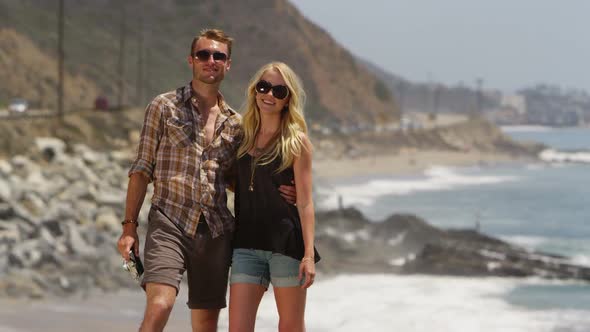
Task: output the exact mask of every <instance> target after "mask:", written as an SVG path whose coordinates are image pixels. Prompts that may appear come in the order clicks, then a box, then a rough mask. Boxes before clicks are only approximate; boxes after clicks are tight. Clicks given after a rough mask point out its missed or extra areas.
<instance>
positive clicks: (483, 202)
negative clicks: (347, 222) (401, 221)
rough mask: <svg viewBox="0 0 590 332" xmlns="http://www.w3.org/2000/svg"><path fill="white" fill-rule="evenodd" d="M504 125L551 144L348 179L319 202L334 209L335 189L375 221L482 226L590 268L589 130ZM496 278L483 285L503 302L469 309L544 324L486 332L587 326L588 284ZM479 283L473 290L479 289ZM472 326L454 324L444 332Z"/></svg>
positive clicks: (347, 203) (510, 131)
mask: <svg viewBox="0 0 590 332" xmlns="http://www.w3.org/2000/svg"><path fill="white" fill-rule="evenodd" d="M503 129H504V131H505V133H507V134H508V135H511V136H512V137H514V138H515V139H519V140H527V141H537V142H542V143H545V144H546V145H548V147H549V148H550V149H551V150H548V151H546V153H544V154H543V158H544V160H545V161H544V162H536V163H530V164H503V165H494V166H492V165H490V166H485V167H469V168H446V167H438V166H433V167H432V168H431V169H429V170H428V171H426V172H425V173H424V174H423V175H421V176H412V177H396V178H391V177H389V178H388V177H365V178H362V179H360V178H356V179H349V180H345V181H340V182H337V183H331V184H330V185H329V186H327V187H326V188H325V189H324V190H323V191H320V194H323V198H324V200H323V201H322V202H321V203H320V204H323V206H325V207H335V206H336V204H337V200H338V198H337V197H338V196H339V195H340V196H341V197H342V199H343V203H344V205H345V206H350V205H351V206H355V207H357V208H359V209H360V210H361V211H362V212H363V213H364V214H365V215H366V216H368V217H369V218H370V219H371V220H374V221H375V222H379V221H380V220H383V219H384V218H386V217H387V216H389V215H391V214H392V213H413V214H416V215H418V216H420V217H423V218H424V219H426V220H427V221H428V222H429V223H431V224H433V225H436V226H439V227H443V228H479V229H480V231H481V232H484V233H487V234H490V235H493V236H497V237H500V238H502V239H504V240H506V241H509V242H512V243H515V244H518V245H521V246H523V247H526V248H529V249H534V250H540V251H545V252H551V253H557V254H562V255H566V256H568V257H570V258H571V260H572V262H573V263H576V264H580V265H587V266H590V163H588V161H587V160H588V159H587V158H586V157H587V156H588V155H590V129H581V128H576V129H554V128H543V127H508V128H503ZM572 155H577V156H580V155H582V156H583V158H578V159H576V160H578V161H579V162H577V163H564V162H559V160H563V158H562V157H563V156H565V157H566V158H569V157H570V156H572ZM555 156H558V157H559V158H556V157H555ZM435 280H438V279H435ZM474 282H475V284H474V285H478V286H477V287H479V285H480V283H481V287H487V286H484V285H487V284H488V283H490V282H492V281H490V280H489V279H485V278H484V279H475V281H474ZM498 282H499V281H497V280H495V281H493V283H494V284H496V283H498ZM500 283H501V284H503V285H504V286H505V287H500V288H501V289H500V288H494V287H495V286H492V285H488V286H489V287H491V289H494V291H493V292H492V293H491V294H493V297H494V298H495V299H496V300H498V301H500V302H502V303H503V306H501V305H499V304H498V305H497V306H496V307H493V308H486V307H481V308H479V309H475V307H477V306H479V305H480V304H482V303H483V302H481V303H480V304H477V303H478V301H475V302H474V304H473V307H474V309H473V310H482V311H489V310H498V312H496V314H498V315H504V314H506V313H504V312H503V311H504V310H511V311H514V312H517V313H521V314H522V317H521V318H522V319H523V322H525V321H527V320H530V319H535V320H537V319H540V317H544V318H543V319H544V320H545V323H539V325H535V324H534V323H533V322H529V323H530V324H531V325H526V324H524V323H523V324H524V325H519V324H517V323H515V325H510V324H508V325H506V326H504V327H502V328H500V327H498V329H490V331H492V330H494V331H496V330H497V331H590V321H587V320H580V319H579V318H580V317H582V316H586V317H590V285H589V284H585V283H576V282H567V281H566V282H554V281H547V280H534V281H531V280H527V279H515V280H510V281H506V282H504V281H502V282H500ZM477 287H474V288H473V289H472V290H473V291H474V292H477V291H475V289H479V288H477ZM471 295H474V294H471ZM474 296H476V297H477V296H484V295H483V293H480V294H479V295H474ZM442 300H443V299H441V298H433V301H442ZM482 301H483V300H482ZM525 317H527V318H525ZM539 322H540V321H539ZM544 324H545V325H544ZM552 324H554V325H552ZM433 326H435V325H433ZM511 326H513V328H512V327H511ZM471 327H473V326H471ZM405 330H408V331H421V330H422V329H420V328H416V329H405ZM425 330H426V329H425ZM472 330H473V329H469V328H467V326H464V327H459V326H457V327H456V328H453V329H450V330H449V331H472ZM476 330H479V331H487V330H488V329H485V328H479V329H476Z"/></svg>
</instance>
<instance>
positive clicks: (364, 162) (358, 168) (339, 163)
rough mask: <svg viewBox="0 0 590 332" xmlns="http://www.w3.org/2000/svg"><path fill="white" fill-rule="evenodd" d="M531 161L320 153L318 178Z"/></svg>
mask: <svg viewBox="0 0 590 332" xmlns="http://www.w3.org/2000/svg"><path fill="white" fill-rule="evenodd" d="M531 160H532V159H531V158H530V157H526V156H525V157H515V156H513V155H509V154H503V153H494V152H478V151H473V152H455V151H434V150H414V149H406V150H402V151H400V152H399V153H397V154H382V155H374V156H362V157H358V158H347V159H334V158H322V153H321V151H318V152H316V158H315V159H314V161H313V169H314V174H315V175H316V176H317V177H319V178H321V179H331V180H334V179H339V178H350V177H355V176H365V175H391V176H402V175H417V174H421V173H422V172H423V171H425V170H426V169H428V168H430V167H433V166H448V167H467V166H489V165H496V164H504V163H513V162H526V161H531Z"/></svg>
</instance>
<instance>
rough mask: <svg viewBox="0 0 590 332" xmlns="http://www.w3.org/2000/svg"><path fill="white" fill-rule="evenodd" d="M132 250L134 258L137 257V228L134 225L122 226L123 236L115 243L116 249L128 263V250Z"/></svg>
mask: <svg viewBox="0 0 590 332" xmlns="http://www.w3.org/2000/svg"><path fill="white" fill-rule="evenodd" d="M131 248H133V253H135V256H137V257H139V237H138V236H137V226H136V225H134V224H125V225H124V226H123V234H121V237H120V238H119V241H118V242H117V249H118V250H119V253H120V254H121V256H122V257H123V259H125V261H126V262H128V261H129V250H131Z"/></svg>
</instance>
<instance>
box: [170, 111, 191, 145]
mask: <svg viewBox="0 0 590 332" xmlns="http://www.w3.org/2000/svg"><path fill="white" fill-rule="evenodd" d="M166 129H167V132H168V133H167V137H168V140H169V141H170V144H172V145H173V146H175V147H180V148H182V147H187V146H190V145H191V144H192V140H191V137H192V136H193V134H194V130H193V126H192V123H190V122H187V121H183V120H180V119H177V118H169V119H168V120H167V121H166Z"/></svg>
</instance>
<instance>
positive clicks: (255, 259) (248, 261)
mask: <svg viewBox="0 0 590 332" xmlns="http://www.w3.org/2000/svg"><path fill="white" fill-rule="evenodd" d="M299 264H300V261H299V260H297V259H295V258H291V257H289V256H285V255H282V254H277V253H273V252H271V251H265V250H258V249H243V248H237V249H234V252H233V256H232V265H231V274H230V284H235V283H246V284H257V285H262V286H264V288H267V289H268V285H269V283H272V285H273V287H297V286H301V285H302V284H303V281H305V278H302V279H301V280H299Z"/></svg>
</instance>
